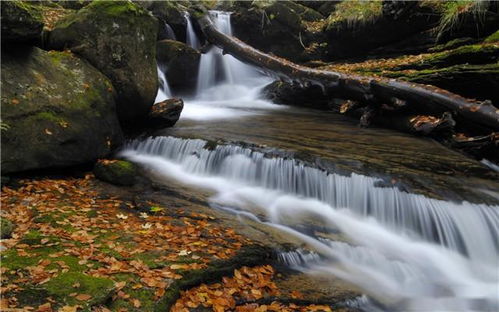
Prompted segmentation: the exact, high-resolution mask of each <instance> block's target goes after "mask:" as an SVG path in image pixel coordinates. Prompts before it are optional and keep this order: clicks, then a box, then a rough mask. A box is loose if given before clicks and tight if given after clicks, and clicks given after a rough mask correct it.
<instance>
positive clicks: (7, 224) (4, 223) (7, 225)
mask: <svg viewBox="0 0 499 312" xmlns="http://www.w3.org/2000/svg"><path fill="white" fill-rule="evenodd" d="M13 230H14V224H12V222H11V221H10V220H7V219H5V218H2V217H0V232H1V235H0V237H1V238H9V237H10V236H11V235H12V231H13Z"/></svg>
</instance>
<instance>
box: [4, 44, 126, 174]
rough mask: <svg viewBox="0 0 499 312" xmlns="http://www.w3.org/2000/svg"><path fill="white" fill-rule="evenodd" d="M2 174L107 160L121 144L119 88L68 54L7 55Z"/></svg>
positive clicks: (27, 52)
mask: <svg viewBox="0 0 499 312" xmlns="http://www.w3.org/2000/svg"><path fill="white" fill-rule="evenodd" d="M1 69H2V70H1V76H2V78H1V81H2V97H1V104H2V143H1V146H2V174H5V173H7V174H8V173H11V172H18V171H24V170H30V169H40V168H49V167H64V166H71V165H76V164H81V163H85V162H90V161H93V160H95V159H97V158H100V157H103V156H105V155H107V154H109V153H110V152H111V150H112V149H113V148H115V147H117V146H119V145H120V144H121V142H122V132H121V128H120V126H119V122H118V119H117V116H116V108H115V102H114V94H115V91H114V88H113V86H112V84H111V82H110V81H109V79H108V78H106V77H105V76H104V75H103V74H101V73H100V72H99V71H98V70H96V69H95V68H94V67H92V66H91V65H90V64H89V63H88V62H86V61H84V60H82V59H80V58H78V57H76V56H74V55H73V54H71V53H69V52H55V51H52V52H46V51H43V50H41V49H38V48H35V47H33V48H26V47H23V48H22V49H21V50H16V51H5V50H4V51H3V53H2V67H1Z"/></svg>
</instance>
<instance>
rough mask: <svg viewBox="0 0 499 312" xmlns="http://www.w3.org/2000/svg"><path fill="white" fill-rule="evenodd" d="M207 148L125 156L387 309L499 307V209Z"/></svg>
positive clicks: (157, 142)
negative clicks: (292, 242) (336, 236)
mask: <svg viewBox="0 0 499 312" xmlns="http://www.w3.org/2000/svg"><path fill="white" fill-rule="evenodd" d="M206 145H207V142H206V141H203V140H192V139H179V138H172V137H156V138H149V139H146V140H144V141H135V142H132V143H130V144H129V145H128V146H127V147H126V149H125V150H124V151H123V152H122V156H124V157H126V158H128V159H130V160H132V161H134V162H137V163H139V164H142V165H144V166H145V167H146V168H150V169H151V170H152V171H154V172H156V173H158V174H161V175H164V176H167V177H170V178H174V179H177V180H179V181H181V182H183V183H185V184H188V185H192V186H195V187H200V188H204V189H208V190H212V191H213V192H214V193H215V195H214V196H213V197H212V199H211V200H212V201H213V202H214V203H217V204H218V205H220V206H222V207H227V209H231V210H233V211H234V212H236V213H241V214H242V215H251V216H252V218H254V219H257V220H260V222H265V223H267V224H268V225H270V226H273V227H275V228H276V229H278V230H280V231H282V232H285V233H287V234H289V235H291V236H293V237H295V238H296V240H298V241H302V242H303V243H305V244H306V245H307V246H308V247H309V248H310V249H311V250H312V251H313V253H311V254H309V255H308V256H307V255H305V254H299V255H297V254H288V255H286V256H283V259H288V261H289V262H290V263H293V264H295V265H298V264H299V262H300V259H307V261H302V262H305V263H304V264H303V265H302V266H301V267H302V269H303V270H304V271H306V272H313V273H320V274H333V275H335V276H337V277H340V278H343V279H345V280H347V281H350V282H351V283H354V284H355V285H357V286H359V287H360V288H361V289H363V291H365V292H366V293H367V294H368V295H369V296H371V297H373V298H375V299H376V300H378V301H379V302H382V303H383V304H384V305H385V306H387V307H390V309H394V310H404V311H406V310H426V309H429V308H431V309H432V310H443V311H448V310H458V311H467V310H480V311H482V310H490V311H494V310H496V309H497V308H499V302H498V298H497V289H498V287H499V276H498V272H499V267H498V263H499V242H498V238H499V206H488V205H485V204H473V203H469V202H462V203H454V202H448V201H444V200H437V199H432V198H428V197H425V196H423V195H417V194H409V193H405V192H402V191H400V190H398V189H397V188H388V187H384V188H380V187H376V185H377V182H379V179H377V178H373V177H369V176H364V175H359V174H354V173H352V174H351V175H350V176H342V175H338V174H335V173H328V172H325V171H322V170H319V169H317V168H313V167H309V166H307V165H306V164H304V163H302V162H299V161H296V160H292V159H284V158H278V157H275V158H269V157H266V156H265V155H264V154H263V153H261V152H258V151H253V150H251V149H248V148H243V147H239V146H234V145H218V146H216V147H215V148H213V147H211V148H209V149H208V148H205V146H206ZM256 216H265V217H263V218H262V217H260V218H257V217H256ZM303 220H307V221H306V224H302V222H303ZM313 223H316V225H317V224H318V225H320V228H321V230H322V229H323V230H324V231H330V232H331V233H336V232H338V231H339V232H340V233H342V235H344V236H345V237H346V238H347V241H348V242H338V241H329V240H325V239H322V238H320V237H316V236H314V235H310V234H305V233H313V232H314V230H303V229H304V228H305V229H306V228H307V227H311V226H313ZM315 254H318V255H320V257H317V256H316V255H315Z"/></svg>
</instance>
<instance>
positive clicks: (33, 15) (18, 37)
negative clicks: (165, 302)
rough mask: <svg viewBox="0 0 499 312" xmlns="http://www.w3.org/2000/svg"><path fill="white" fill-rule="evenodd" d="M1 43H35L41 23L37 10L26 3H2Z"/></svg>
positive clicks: (38, 37)
mask: <svg viewBox="0 0 499 312" xmlns="http://www.w3.org/2000/svg"><path fill="white" fill-rule="evenodd" d="M1 11H2V13H1V16H2V42H3V41H15V42H25V43H36V42H38V41H39V40H40V39H41V34H42V29H43V21H42V15H41V12H40V10H39V8H38V7H37V6H35V5H32V4H31V3H29V2H27V1H2V6H1Z"/></svg>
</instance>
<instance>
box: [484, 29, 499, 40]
mask: <svg viewBox="0 0 499 312" xmlns="http://www.w3.org/2000/svg"><path fill="white" fill-rule="evenodd" d="M498 41H499V30H498V31H496V32H495V33H493V34H492V35H490V36H488V37H487V38H485V40H484V41H483V42H487V43H489V42H498Z"/></svg>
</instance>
